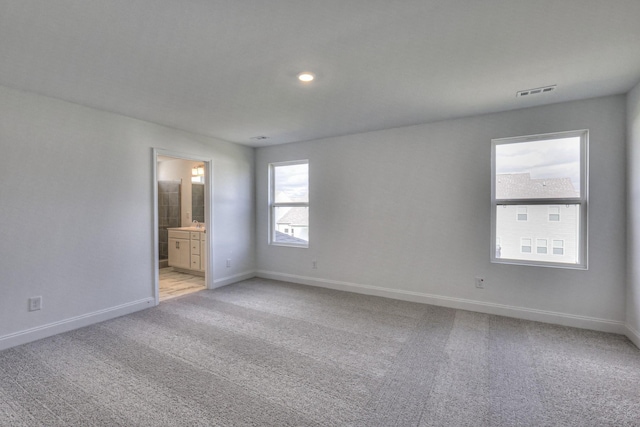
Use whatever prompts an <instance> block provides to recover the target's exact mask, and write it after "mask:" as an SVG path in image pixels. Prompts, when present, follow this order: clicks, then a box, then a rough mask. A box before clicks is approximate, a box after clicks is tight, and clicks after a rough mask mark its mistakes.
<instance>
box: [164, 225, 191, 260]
mask: <svg viewBox="0 0 640 427" xmlns="http://www.w3.org/2000/svg"><path fill="white" fill-rule="evenodd" d="M190 244H191V239H190V236H189V232H188V231H178V230H169V266H170V267H178V268H191V248H190Z"/></svg>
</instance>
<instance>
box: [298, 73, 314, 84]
mask: <svg viewBox="0 0 640 427" xmlns="http://www.w3.org/2000/svg"><path fill="white" fill-rule="evenodd" d="M315 78H316V76H315V74H313V73H310V72H308V71H305V72H303V73H300V74H298V80H300V81H301V82H304V83H309V82H310V81H312V80H313V79H315Z"/></svg>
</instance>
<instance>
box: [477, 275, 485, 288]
mask: <svg viewBox="0 0 640 427" xmlns="http://www.w3.org/2000/svg"><path fill="white" fill-rule="evenodd" d="M476 288H479V289H484V277H476Z"/></svg>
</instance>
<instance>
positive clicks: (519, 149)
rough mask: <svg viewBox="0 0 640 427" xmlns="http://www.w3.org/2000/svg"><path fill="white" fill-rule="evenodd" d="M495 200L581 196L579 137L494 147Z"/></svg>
mask: <svg viewBox="0 0 640 427" xmlns="http://www.w3.org/2000/svg"><path fill="white" fill-rule="evenodd" d="M495 149H496V154H495V156H496V157H495V166H496V177H495V180H496V199H549V198H570V197H579V196H580V137H571V138H560V139H549V140H541V141H526V142H516V143H508V144H497V145H496V147H495Z"/></svg>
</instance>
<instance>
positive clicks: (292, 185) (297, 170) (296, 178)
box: [273, 163, 309, 203]
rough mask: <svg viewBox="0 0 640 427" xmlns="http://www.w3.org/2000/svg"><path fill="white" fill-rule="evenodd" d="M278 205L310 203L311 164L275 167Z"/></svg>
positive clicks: (275, 195) (275, 192)
mask: <svg viewBox="0 0 640 427" xmlns="http://www.w3.org/2000/svg"><path fill="white" fill-rule="evenodd" d="M273 179H274V198H275V200H274V201H275V202H276V203H291V202H294V203H308V202H309V164H308V163H304V164H298V165H283V166H274V177H273Z"/></svg>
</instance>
